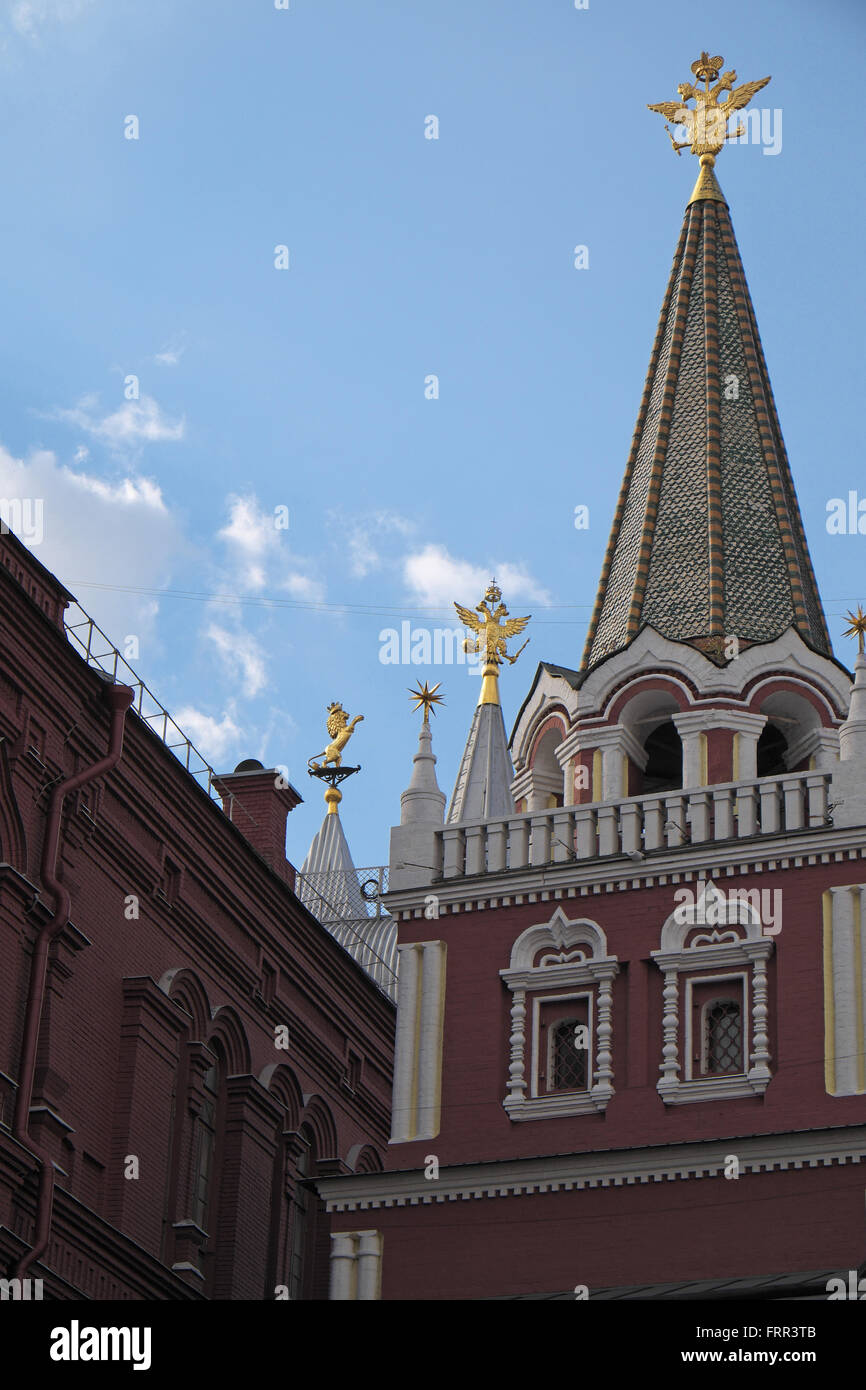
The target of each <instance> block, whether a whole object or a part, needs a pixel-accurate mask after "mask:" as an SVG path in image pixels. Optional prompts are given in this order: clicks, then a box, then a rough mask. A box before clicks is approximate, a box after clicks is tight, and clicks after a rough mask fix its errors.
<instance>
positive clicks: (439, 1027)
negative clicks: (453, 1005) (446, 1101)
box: [432, 941, 448, 1135]
mask: <svg viewBox="0 0 866 1390" xmlns="http://www.w3.org/2000/svg"><path fill="white" fill-rule="evenodd" d="M441 944H442V949H441V951H439V952H438V955H439V1017H438V1018H437V1019H436V1084H435V1087H434V1091H433V1094H434V1096H435V1102H434V1110H433V1125H432V1129H433V1133H434V1135H436V1134H438V1133H439V1129H440V1127H441V1124H442V1053H443V1050H444V1045H445V982H446V978H447V975H446V958H447V952H448V947H447V944H446V943H445V942H444V941H443V942H442V943H441Z"/></svg>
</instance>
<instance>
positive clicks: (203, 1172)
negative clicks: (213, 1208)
mask: <svg viewBox="0 0 866 1390" xmlns="http://www.w3.org/2000/svg"><path fill="white" fill-rule="evenodd" d="M219 1090H220V1064H219V1058H215V1059H214V1061H213V1064H212V1065H211V1066H210V1067H209V1068H208V1070H207V1071H206V1072H205V1076H204V1080H203V1081H202V1092H203V1098H202V1104H201V1109H200V1111H199V1114H198V1118H197V1121H196V1141H195V1143H196V1147H195V1159H194V1162H195V1171H194V1174H193V1189H192V1219H193V1221H194V1222H195V1223H196V1225H197V1226H201V1228H202V1230H203V1231H206V1230H208V1212H209V1210H210V1201H211V1195H212V1190H213V1176H214V1164H215V1159H216V1133H217V1118H218V1117H217V1111H218V1107H219Z"/></svg>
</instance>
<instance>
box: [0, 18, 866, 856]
mask: <svg viewBox="0 0 866 1390" xmlns="http://www.w3.org/2000/svg"><path fill="white" fill-rule="evenodd" d="M864 36H866V11H864V9H863V6H862V5H861V4H860V3H859V0H823V3H822V4H820V5H815V4H813V3H808V4H807V3H802V2H801V0H785V3H772V2H771V0H757V2H756V0H733V2H732V3H728V4H727V5H725V6H724V7H721V6H719V5H718V4H717V3H714V4H709V3H705V0H690V3H689V4H688V5H685V6H681V7H677V6H674V5H671V6H661V5H649V4H647V3H646V2H645V0H623V3H604V2H603V0H589V8H588V9H586V10H576V9H575V8H574V4H573V0H536V3H534V4H527V3H525V0H471V3H468V4H467V0H438V3H429V4H426V3H421V0H401V3H397V0H376V2H375V3H371V4H366V5H364V4H359V3H358V2H357V0H291V8H290V9H289V10H288V11H285V10H277V9H276V8H275V6H274V3H273V0H183V3H179V0H147V4H140V3H132V0H5V3H3V4H2V5H0V172H2V183H3V196H2V199H0V264H2V276H3V299H4V307H5V312H4V315H3V332H2V333H0V450H2V452H0V495H2V496H4V497H11V496H27V497H34V498H35V497H38V498H42V499H44V535H43V537H42V539H41V541H40V542H39V543H38V544H34V549H35V552H36V553H37V555H38V556H39V558H40V559H41V560H42V561H43V563H45V564H47V565H48V566H49V567H50V568H52V569H53V570H55V572H56V573H57V574H58V575H59V576H60V578H61V579H62V580H63V581H64V583H66V584H67V585H68V586H69V587H70V588H71V589H72V590H73V592H75V593H76V594H77V596H78V598H79V599H80V601H81V603H82V605H83V606H84V607H85V608H86V609H87V610H88V611H89V612H90V613H91V614H92V616H93V617H94V618H96V620H97V621H98V622H99V623H100V624H101V625H102V626H103V627H104V628H105V629H106V631H107V632H108V633H109V635H110V636H111V637H112V639H113V640H114V641H115V642H116V643H117V644H118V645H119V646H122V645H123V644H124V641H125V639H126V638H127V637H128V636H130V635H134V636H135V637H137V639H138V645H139V655H138V657H137V659H136V660H135V661H134V662H133V663H132V664H133V665H134V666H135V668H136V669H137V671H138V672H139V674H140V675H141V676H142V677H143V678H144V679H145V680H146V681H147V683H148V684H149V685H150V687H151V688H152V689H153V690H154V691H155V692H156V693H157V694H158V695H159V697H160V698H161V700H162V701H163V703H164V704H166V705H167V706H168V708H169V709H170V710H171V712H172V713H173V715H174V716H175V718H176V719H177V720H178V722H179V723H180V724H181V726H182V727H183V728H184V729H185V730H186V732H188V733H189V735H190V737H192V739H193V740H194V742H195V743H196V745H197V746H198V747H199V748H200V749H201V751H202V752H203V753H204V754H205V756H206V757H208V758H209V760H210V761H211V762H212V763H213V764H214V766H215V767H216V768H217V770H218V771H226V770H230V769H231V768H232V767H234V765H235V764H236V763H237V762H238V761H239V760H240V759H241V758H244V757H258V758H260V759H261V760H262V761H263V762H265V763H266V764H268V765H272V764H282V765H286V766H287V767H288V769H289V775H290V777H291V779H292V781H293V782H294V783H295V784H296V786H297V787H298V789H299V791H300V792H301V794H302V795H303V796H304V797H305V798H306V800H305V803H304V805H303V806H301V807H299V808H298V809H297V810H296V811H294V812H293V813H292V816H291V817H290V821H289V853H290V857H292V858H293V859H294V861H295V862H296V863H298V864H299V863H300V862H301V860H302V859H303V857H304V854H305V853H306V849H307V847H308V844H309V841H310V839H311V837H312V835H313V834H314V832H315V830H316V829H317V827H318V825H319V822H320V820H321V815H322V811H323V809H324V808H323V803H322V800H321V789H320V788H319V787H318V786H317V785H316V784H315V783H313V782H311V781H310V779H309V778H308V777H307V775H306V760H307V758H308V757H309V756H310V754H313V753H316V752H318V751H319V750H320V749H321V748H322V747H323V746H324V743H325V735H324V717H325V709H326V706H327V705H328V704H329V703H330V702H331V701H332V700H341V701H342V702H343V704H344V705H345V707H346V709H347V710H348V711H349V713H350V714H352V715H354V714H356V713H358V712H362V713H364V715H365V722H364V723H363V724H362V725H361V726H360V727H359V729H358V731H357V734H356V735H355V739H354V741H353V743H352V745H350V747H351V751H352V761H355V760H357V761H359V762H361V764H362V765H363V773H362V774H361V775H360V776H359V777H357V778H355V779H353V780H352V781H351V782H350V783H349V784H348V785H347V787H346V789H345V798H344V802H343V807H342V816H343V821H344V824H345V826H346V830H347V833H348V835H349V840H350V843H351V845H352V848H353V852H354V855H355V859H356V862H357V863H358V864H359V865H368V864H375V863H381V862H383V861H385V860H386V859H387V840H388V835H387V832H388V827H389V826H390V825H391V824H392V823H393V822H394V821H395V820H396V819H398V817H399V794H400V791H401V790H402V789H403V787H405V785H406V783H407V781H408V777H409V772H410V766H411V757H412V754H413V752H414V749H415V746H416V738H417V720H418V716H417V715H412V714H411V712H410V704H409V700H408V696H407V694H406V690H407V687H408V686H410V685H412V684H413V683H414V681H415V680H416V679H418V678H420V679H422V680H424V679H429V680H430V681H431V683H432V682H434V681H437V680H441V681H442V693H443V694H444V696H445V699H446V702H447V704H446V706H445V708H444V709H442V710H441V711H440V713H439V715H438V717H437V719H436V727H435V733H434V738H435V748H436V751H437V753H438V755H439V773H440V781H441V784H442V786H443V789H444V790H446V791H448V792H449V793H450V790H451V786H452V783H453V779H454V776H455V775H456V770H457V763H458V759H459V755H460V752H461V749H462V746H463V742H464V740H465V737H466V732H467V730H468V727H469V722H470V719H471V715H472V709H473V706H474V703H475V700H476V698H477V692H478V681H477V677H475V676H473V675H471V674H469V672H468V670H467V667H465V666H441V667H438V668H436V667H424V666H419V665H389V664H383V662H382V661H381V659H380V657H381V652H382V642H381V638H380V634H381V633H382V631H383V630H384V629H386V628H389V627H397V628H399V626H400V623H401V621H404V620H406V621H409V622H410V623H411V624H412V626H413V627H421V626H426V627H427V628H428V629H431V630H432V629H433V628H434V627H437V626H453V625H454V622H455V619H454V616H453V610H450V609H449V607H448V605H449V604H450V602H451V601H452V600H453V599H457V600H459V601H460V602H461V603H464V604H467V605H469V606H472V605H474V604H475V603H476V602H477V601H478V599H479V598H480V597H481V593H482V591H483V587H484V586H485V585H486V583H487V579H488V577H489V575H490V574H491V573H493V572H495V573H496V576H497V578H498V579H499V581H500V583H501V584H502V587H503V589H504V591H505V599H506V601H507V602H508V603H509V606H510V608H511V611H512V612H513V613H515V614H517V613H532V614H533V622H532V624H531V626H530V629H529V631H530V632H531V636H532V641H531V643H530V646H529V647H528V648H527V650H526V652H525V653H524V655H523V656H522V657H521V659H520V662H519V664H518V665H517V666H515V667H513V668H511V667H509V668H507V670H506V673H505V674H504V676H503V681H502V685H503V704H504V707H505V715H506V723H507V724H508V725H509V727H510V725H511V723H512V721H513V718H514V716H515V714H516V712H517V710H518V709H519V707H520V704H521V703H522V700H523V698H524V696H525V694H526V691H527V689H528V687H529V683H530V682H531V679H532V676H533V672H534V669H535V664H536V662H537V661H538V660H541V659H545V660H549V661H554V662H559V663H561V664H563V665H574V666H577V665H578V664H579V661H580V655H581V651H582V647H583V640H584V636H585V632H586V624H587V621H588V618H589V613H590V610H591V607H592V603H593V599H594V596H595V592H596V586H597V582H598V576H599V571H600V568H601V562H602V557H603V551H604V547H605V544H606V541H607V536H608V531H609V527H610V522H611V518H612V515H613V510H614V505H615V501H616V496H617V492H618V489H619V484H620V480H621V477H622V472H623V469H624V467H625V461H626V456H627V452H628V446H629V442H630V438H631V433H632V430H633V427H634V420H635V416H636V412H637V407H638V403H639V399H640V394H641V390H642V387H643V380H644V375H645V372H646V367H647V361H648V358H649V352H650V348H651V344H652V339H653V334H654V331H655V326H656V321H657V316H658V311H659V307H660V303H661V299H662V295H663V292H664V287H665V283H666V278H667V274H668V271H669V268H670V262H671V257H672V255H673V251H674V247H675V244H676V240H677V236H678V233H679V228H680V223H681V220H682V215H683V210H684V207H685V203H686V200H687V198H688V195H689V193H690V191H691V188H692V185H693V182H694V179H695V176H696V172H697V170H696V161H695V160H694V159H693V158H692V157H691V156H690V155H688V154H685V155H684V156H683V157H681V158H679V159H676V158H674V156H673V154H672V151H671V149H670V145H669V143H668V140H667V137H666V135H665V133H664V128H663V124H662V121H661V119H660V118H659V117H658V116H656V115H653V114H652V113H650V112H648V111H647V110H646V103H647V102H657V101H663V100H669V99H672V98H673V97H674V96H675V94H676V87H677V84H678V83H679V82H682V81H684V80H686V79H687V77H688V76H689V65H690V63H691V62H692V61H693V59H695V58H696V57H697V56H698V55H699V53H700V51H701V49H702V48H705V47H707V48H709V50H710V51H711V52H714V53H720V54H722V55H723V56H724V59H725V63H726V66H728V67H735V68H736V70H737V72H738V74H739V77H740V80H741V81H747V80H753V79H756V78H759V77H764V76H766V75H767V74H768V73H771V74H772V76H773V81H772V82H771V84H770V86H769V87H768V88H767V89H766V91H765V92H764V93H762V94H761V98H760V99H759V100H760V101H761V104H762V105H764V106H766V107H767V108H769V109H772V110H773V111H781V113H782V126H781V137H782V138H781V148H780V149H779V150H778V152H777V153H775V154H770V153H764V150H763V149H762V147H761V146H760V145H757V144H743V145H733V146H730V147H729V148H728V149H727V150H725V152H724V153H723V154H722V155H721V156H720V159H719V162H718V166H717V173H718V175H719V180H720V182H721V185H722V187H723V189H724V190H725V193H726V195H727V197H728V201H729V204H730V207H731V212H732V216H733V221H734V226H735V229H736V232H737V237H738V241H739V244H740V250H741V253H742V255H743V259H744V263H745V268H746V274H747V278H748V280H749V285H750V289H751V292H752V297H753V301H754V303H755V308H756V312H757V316H758V322H759V325H760V329H761V333H762V338H763V342H764V348H765V352H766V355H767V359H768V364H769V368H770V373H771V376H772V380H773V385H774V390H775V394H776V400H777V405H778V408H779V412H780V417H781V421H782V428H783V431H784V434H785V439H786V443H787V446H788V451H789V455H790V458H791V463H792V467H793V471H794V477H795V481H796V484H797V488H798V492H799V496H800V501H801V506H802V510H803V514H804V520H805V525H806V531H807V535H808V538H809V542H810V547H811V551H812V556H813V560H814V562H815V566H816V570H817V574H818V580H819V585H820V587H821V590H822V594H823V597H824V600H825V607H826V609H827V612H828V619H829V622H830V626H831V632H832V635H833V638H834V641H835V643H836V651H837V654H838V655H839V656H840V658H841V659H842V660H843V661H846V663H847V664H850V661H851V659H852V655H851V646H850V644H848V643H846V642H844V641H843V640H842V639H841V637H840V634H841V629H842V627H843V626H844V622H843V618H842V614H843V612H844V610H845V608H847V607H849V606H850V605H851V604H853V603H855V602H857V601H859V600H864V601H866V575H864V547H866V538H864V537H863V536H859V535H830V534H828V532H827V529H826V518H827V503H828V501H829V500H830V499H831V498H833V497H844V498H846V499H847V496H848V493H849V491H850V490H857V489H859V495H861V496H863V497H864V498H866V472H864V468H863V463H862V456H863V449H862V401H863V399H864V396H866V392H864V382H863V373H864V365H863V363H864V354H863V351H862V342H863V337H862V305H863V302H864V284H863V280H864V270H863V256H862V249H861V248H862V228H861V223H862V212H863V196H862V188H861V179H860V177H859V174H858V172H857V170H858V160H859V145H858V144H857V138H856V137H857V132H859V131H860V129H861V127H862V116H861V104H862V94H861V84H860V82H859V80H858V78H857V72H856V61H855V62H854V64H853V66H852V61H851V58H852V55H858V54H862V52H863V50H864ZM430 115H435V116H436V117H437V118H438V122H439V138H438V139H436V140H431V139H426V138H425V118H427V117H428V116H430ZM129 116H135V117H137V119H138V123H139V131H138V134H139V138H138V139H137V140H131V139H127V138H125V134H124V131H125V123H126V120H127V117H129ZM776 119H778V118H776ZM578 244H579V245H585V246H586V247H588V250H589V266H588V269H585V270H580V271H578V270H575V268H574V264H573V262H574V255H573V250H574V247H575V246H576V245H578ZM281 245H284V246H287V247H288V250H289V268H288V269H287V270H278V269H276V268H275V264H274V262H275V251H274V248H275V247H277V246H281ZM434 374H435V375H436V376H437V377H438V380H439V397H438V399H427V398H426V396H425V379H426V378H428V377H429V376H430V375H434ZM131 375H135V376H137V378H138V383H139V386H138V389H139V397H138V399H137V400H135V399H132V400H130V399H127V398H126V396H125V389H128V388H125V382H126V380H127V378H128V377H129V376H131ZM581 504H582V505H585V506H587V507H588V508H589V515H590V526H589V529H588V530H585V531H577V530H575V528H574V524H573V523H574V509H575V507H576V506H578V505H581ZM279 507H284V508H288V516H289V525H288V528H287V529H279V530H278V529H277V528H276V527H275V525H274V517H275V508H279ZM181 594H186V595H190V594H193V595H196V597H182V596H181ZM209 595H210V596H214V595H217V596H228V597H229V599H234V600H238V599H240V600H242V602H237V601H234V602H233V601H226V599H225V598H214V597H207V596H209ZM273 601H276V602H273Z"/></svg>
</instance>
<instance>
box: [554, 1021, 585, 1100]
mask: <svg viewBox="0 0 866 1390" xmlns="http://www.w3.org/2000/svg"><path fill="white" fill-rule="evenodd" d="M587 1032H588V1030H587V1026H586V1022H585V1020H583V1019H580V1018H563V1019H560V1020H559V1022H557V1023H554V1024H552V1025H551V1026H550V1028H549V1029H548V1034H547V1089H548V1091H585V1090H586V1059H587V1053H588V1046H587V1043H588V1037H587Z"/></svg>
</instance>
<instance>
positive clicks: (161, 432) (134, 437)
mask: <svg viewBox="0 0 866 1390" xmlns="http://www.w3.org/2000/svg"><path fill="white" fill-rule="evenodd" d="M96 405H97V400H96V397H94V396H84V397H82V399H81V400H80V401H79V402H78V405H77V406H75V407H74V409H72V410H58V411H55V413H54V418H55V419H58V420H65V421H67V422H68V423H69V424H70V425H76V426H77V427H78V428H79V429H82V430H84V431H85V432H86V433H87V434H89V435H91V436H92V437H93V438H94V439H98V440H99V441H100V443H102V444H106V445H107V446H108V447H109V448H110V449H113V450H118V449H124V448H127V449H128V448H130V447H134V446H136V445H141V444H154V443H162V442H164V441H166V440H177V439H183V437H184V434H185V432H186V421H185V420H183V419H181V420H169V419H167V418H166V416H165V415H163V413H162V410H161V408H160V406H159V404H158V403H157V402H156V401H155V400H154V399H153V397H152V396H142V397H141V399H140V400H137V401H124V402H123V405H121V406H119V407H118V409H117V410H113V411H112V412H111V413H110V414H109V415H103V416H102V417H101V418H100V417H99V416H97V415H95V414H94V413H93V412H94V410H95V408H96Z"/></svg>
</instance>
